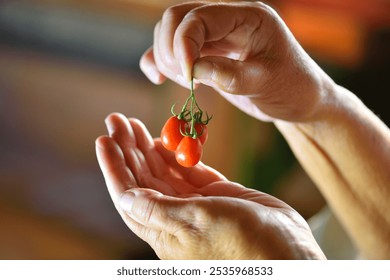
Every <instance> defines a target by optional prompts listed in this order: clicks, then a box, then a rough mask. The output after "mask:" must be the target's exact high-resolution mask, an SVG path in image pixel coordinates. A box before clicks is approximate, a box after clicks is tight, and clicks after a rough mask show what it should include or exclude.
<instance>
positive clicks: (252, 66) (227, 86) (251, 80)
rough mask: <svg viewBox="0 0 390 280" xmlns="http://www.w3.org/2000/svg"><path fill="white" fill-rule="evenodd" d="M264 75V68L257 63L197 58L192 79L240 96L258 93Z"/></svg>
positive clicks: (211, 57) (212, 57) (219, 58)
mask: <svg viewBox="0 0 390 280" xmlns="http://www.w3.org/2000/svg"><path fill="white" fill-rule="evenodd" d="M264 74H265V71H264V67H263V66H262V65H261V64H260V63H259V62H258V61H254V60H253V61H251V60H247V61H240V60H233V59H230V58H226V57H217V56H207V57H202V58H199V59H198V60H197V61H196V63H195V64H194V68H193V76H194V78H195V79H197V80H198V81H199V82H201V83H202V84H205V85H208V86H211V87H213V88H216V89H219V90H222V91H224V92H227V93H231V94H240V95H251V94H255V93H259V88H260V87H261V84H262V81H263V80H264Z"/></svg>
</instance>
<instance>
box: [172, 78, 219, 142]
mask: <svg viewBox="0 0 390 280" xmlns="http://www.w3.org/2000/svg"><path fill="white" fill-rule="evenodd" d="M175 105H176V104H173V105H172V107H171V113H172V115H173V116H175V117H177V118H178V119H179V120H184V121H185V122H186V124H187V125H185V127H184V131H183V130H182V128H181V127H180V133H181V134H182V135H183V136H189V137H192V138H193V139H196V138H199V137H201V136H202V135H203V133H204V126H206V125H207V124H208V123H209V121H210V120H211V119H212V117H213V116H209V114H208V113H207V112H206V113H205V115H206V116H204V113H203V111H202V109H201V108H200V107H199V105H198V102H196V98H195V93H194V80H193V79H191V88H190V95H189V96H188V98H187V99H186V101H185V103H184V105H183V107H182V109H181V112H180V113H179V114H176V113H175V111H174V107H175ZM196 127H201V131H200V132H199V131H198V130H199V129H197V128H196Z"/></svg>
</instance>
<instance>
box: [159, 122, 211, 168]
mask: <svg viewBox="0 0 390 280" xmlns="http://www.w3.org/2000/svg"><path fill="white" fill-rule="evenodd" d="M191 125H192V123H191V122H190V121H186V120H184V119H179V118H178V117H177V116H172V117H170V118H169V119H168V120H167V122H166V123H165V125H164V127H163V128H162V130H161V141H162V144H163V146H164V147H165V148H166V149H167V150H170V151H174V152H175V157H176V160H177V162H178V163H179V164H180V165H182V166H184V167H191V166H194V165H196V164H197V163H198V162H199V161H200V159H201V157H202V154H203V144H204V143H205V142H206V140H207V137H208V130H207V125H206V124H204V123H201V122H198V123H194V129H195V131H196V132H194V133H193V134H194V135H195V136H191V134H190V133H191Z"/></svg>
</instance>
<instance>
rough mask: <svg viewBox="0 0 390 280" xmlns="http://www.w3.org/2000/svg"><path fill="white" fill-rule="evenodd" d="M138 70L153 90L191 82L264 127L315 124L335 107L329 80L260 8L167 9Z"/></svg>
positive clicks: (206, 5) (197, 5)
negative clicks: (274, 123) (279, 123)
mask: <svg viewBox="0 0 390 280" xmlns="http://www.w3.org/2000/svg"><path fill="white" fill-rule="evenodd" d="M140 65H141V69H142V70H143V72H144V73H145V75H146V76H147V77H149V79H150V80H151V81H153V82H154V83H156V84H161V83H163V82H164V81H165V80H166V79H167V78H169V79H171V80H173V81H175V82H177V83H178V84H180V85H182V86H185V87H188V81H189V80H190V78H191V77H192V76H193V77H194V78H195V79H196V80H197V82H200V83H203V84H205V85H208V86H211V87H213V88H214V89H215V90H217V91H218V92H219V93H220V94H221V95H222V96H224V97H225V98H226V99H227V100H228V101H230V102H231V103H232V104H234V105H235V106H237V107H238V108H240V109H241V110H243V111H244V112H246V113H247V114H249V115H251V116H253V117H255V118H258V119H261V120H266V121H270V120H271V121H274V120H278V119H279V120H285V121H294V122H296V121H300V122H303V121H312V120H316V119H318V118H319V117H321V116H323V115H324V114H326V113H327V109H328V108H329V106H330V105H331V104H333V103H334V98H333V97H334V96H332V92H333V91H332V90H331V89H333V87H334V83H333V81H331V79H330V78H329V77H328V76H327V75H326V74H325V73H324V72H323V71H322V69H321V68H320V67H319V66H318V65H317V64H316V63H315V62H314V61H313V60H312V59H311V58H310V57H309V56H308V55H307V53H306V52H305V51H304V50H303V49H302V48H301V46H300V45H299V43H298V42H297V41H296V39H295V38H294V36H293V35H292V34H291V32H290V31H289V29H288V28H287V26H286V25H285V24H284V22H283V21H282V19H281V18H280V17H279V15H278V14H277V13H276V12H275V11H274V10H273V9H272V8H271V7H269V6H267V5H265V4H263V3H260V2H233V3H213V2H210V3H207V2H189V3H183V4H179V5H176V6H173V7H170V8H168V9H167V10H166V11H165V13H164V15H163V16H162V18H161V20H160V21H159V22H158V24H157V25H156V27H155V32H154V44H153V46H152V48H150V49H148V50H147V51H146V52H145V54H144V55H143V57H142V58H141V62H140ZM332 102H333V103H332Z"/></svg>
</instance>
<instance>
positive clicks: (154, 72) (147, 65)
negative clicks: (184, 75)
mask: <svg viewBox="0 0 390 280" xmlns="http://www.w3.org/2000/svg"><path fill="white" fill-rule="evenodd" d="M139 67H140V69H141V71H142V72H143V73H144V74H145V75H146V77H147V78H148V79H149V80H150V81H151V82H152V83H154V84H156V85H161V84H162V83H164V82H165V80H166V79H167V78H166V77H165V76H164V75H163V74H161V73H160V71H159V70H158V68H157V65H156V61H155V59H154V54H153V47H150V48H149V49H148V50H147V51H146V52H145V53H144V54H143V55H142V57H141V59H140V62H139Z"/></svg>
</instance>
